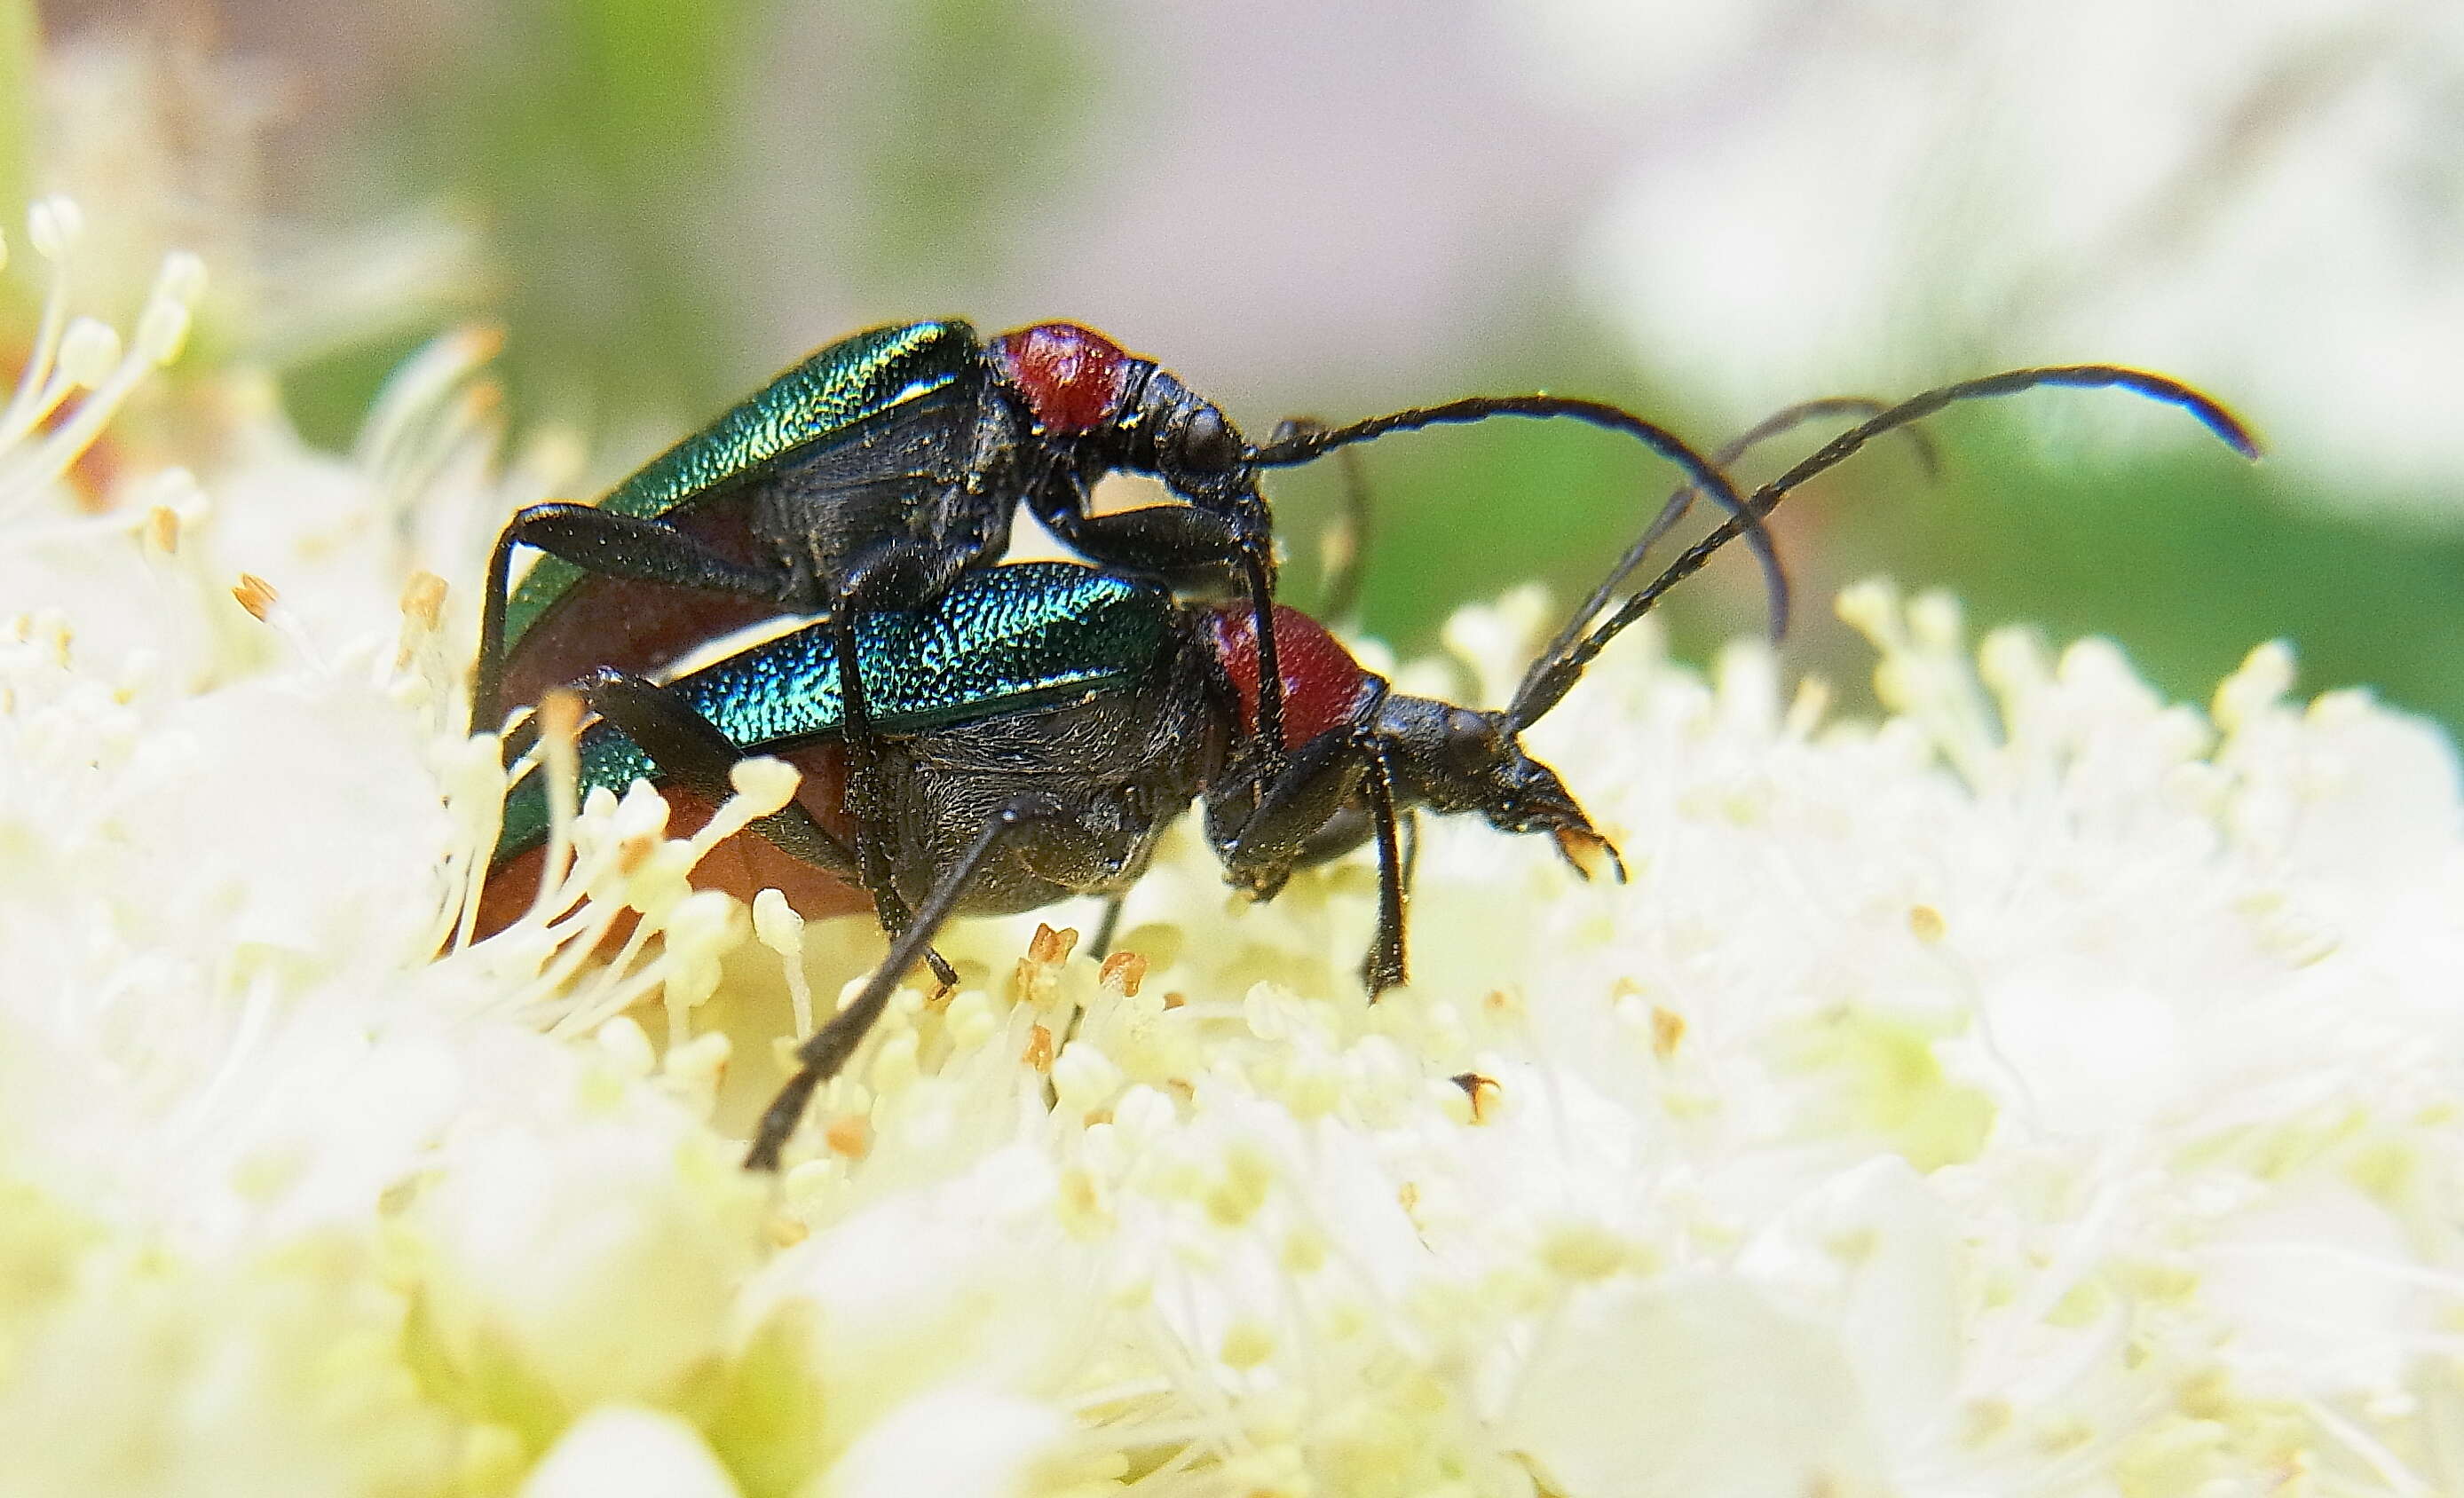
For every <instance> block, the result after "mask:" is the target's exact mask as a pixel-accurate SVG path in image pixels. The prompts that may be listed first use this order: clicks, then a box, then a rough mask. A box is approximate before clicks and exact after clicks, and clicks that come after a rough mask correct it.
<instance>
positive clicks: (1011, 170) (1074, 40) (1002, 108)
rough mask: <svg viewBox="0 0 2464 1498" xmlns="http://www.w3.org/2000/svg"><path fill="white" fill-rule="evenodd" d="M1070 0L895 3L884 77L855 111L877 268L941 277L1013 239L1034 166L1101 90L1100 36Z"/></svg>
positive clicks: (1072, 130)
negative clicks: (1091, 32)
mask: <svg viewBox="0 0 2464 1498" xmlns="http://www.w3.org/2000/svg"><path fill="white" fill-rule="evenodd" d="M1067 13H1068V12H1067V11H1066V10H1065V9H1063V8H1058V7H1046V6H1040V5H1032V4H1020V3H1018V0H910V3H908V4H905V5H898V6H884V7H882V8H881V9H880V10H879V11H877V12H876V13H875V19H876V21H877V22H878V23H879V24H881V25H883V26H886V27H887V28H889V29H890V34H889V36H888V38H887V40H888V42H889V45H888V46H887V47H886V48H885V49H884V53H883V55H882V56H881V57H880V59H879V63H878V70H879V71H878V77H880V79H881V87H880V89H879V91H878V94H877V96H875V98H874V99H873V100H872V101H871V102H870V104H869V108H868V109H867V111H866V114H867V116H868V117H869V118H866V119H863V120H858V121H851V123H852V124H853V125H854V126H855V127H856V128H858V129H860V130H864V131H866V132H867V133H868V134H869V136H870V138H871V142H872V144H871V148H870V149H869V151H867V152H866V156H867V161H866V186H867V187H868V189H869V190H868V193H867V196H868V198H869V202H870V206H871V209H872V215H871V217H872V233H871V234H870V236H869V239H868V240H867V242H866V244H865V246H864V251H863V253H864V256H865V258H866V260H867V261H868V269H869V270H870V271H871V272H872V273H873V274H874V275H878V276H880V277H882V278H884V279H886V280H889V281H890V282H891V283H892V284H896V285H902V286H918V285H921V286H926V287H930V286H933V285H935V284H936V283H938V282H940V281H942V280H944V279H946V278H948V277H950V276H951V275H953V274H954V273H963V272H965V271H969V270H972V269H974V268H976V267H977V266H979V265H980V264H981V263H982V262H983V261H984V260H985V259H986V258H987V257H988V256H989V255H990V254H991V253H993V252H995V251H997V250H998V248H999V247H1000V246H1001V244H1002V243H1003V242H1004V241H1005V239H1006V238H1007V235H1006V234H1005V233H1004V232H1003V227H1002V222H1001V220H1002V217H1003V215H1005V214H1006V213H1008V212H1010V211H1012V210H1013V209H1014V206H1015V204H1014V196H1013V192H1012V190H1011V189H1013V188H1014V187H1016V186H1017V184H1018V183H1019V181H1020V180H1021V179H1022V178H1023V177H1026V176H1028V175H1031V174H1032V173H1033V172H1034V170H1035V169H1036V168H1037V167H1038V166H1039V165H1046V164H1049V163H1050V162H1052V161H1053V160H1054V159H1055V158H1056V157H1057V156H1058V154H1059V152H1060V148H1061V147H1062V146H1064V145H1065V144H1066V143H1069V142H1072V141H1074V140H1076V139H1077V136H1078V127H1079V125H1080V124H1081V123H1082V122H1083V120H1084V117H1085V115H1086V113H1087V108H1088V101H1089V99H1091V98H1093V95H1094V86H1093V79H1092V64H1091V61H1090V59H1089V48H1088V40H1087V38H1086V37H1084V36H1083V35H1082V34H1081V33H1079V32H1078V31H1077V30H1076V28H1074V27H1073V26H1072V25H1071V24H1070V23H1069V22H1068V20H1067Z"/></svg>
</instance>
